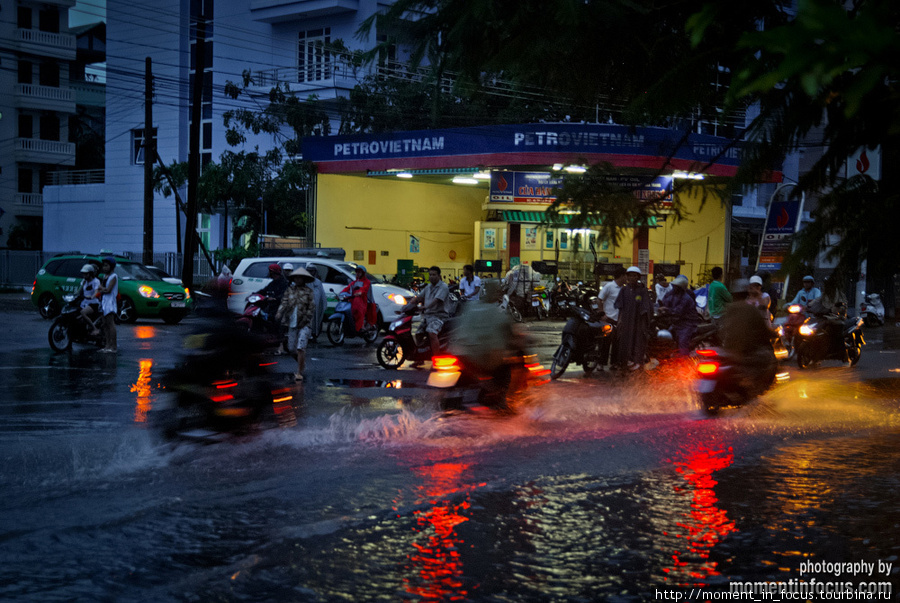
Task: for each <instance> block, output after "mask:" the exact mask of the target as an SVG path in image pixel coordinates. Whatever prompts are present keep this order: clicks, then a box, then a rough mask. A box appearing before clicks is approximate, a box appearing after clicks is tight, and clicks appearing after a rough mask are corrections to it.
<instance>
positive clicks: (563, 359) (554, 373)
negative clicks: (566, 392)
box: [550, 343, 572, 379]
mask: <svg viewBox="0 0 900 603" xmlns="http://www.w3.org/2000/svg"><path fill="white" fill-rule="evenodd" d="M571 358H572V348H571V347H569V344H567V343H564V344H562V345H561V346H559V347H558V348H557V349H556V353H555V354H553V363H552V364H551V365H550V378H551V379H559V378H560V377H562V376H563V373H565V372H566V368H567V367H568V366H569V361H570V360H571Z"/></svg>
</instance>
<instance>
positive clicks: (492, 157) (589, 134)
mask: <svg viewBox="0 0 900 603" xmlns="http://www.w3.org/2000/svg"><path fill="white" fill-rule="evenodd" d="M303 157H304V158H305V159H308V160H310V161H313V162H315V163H316V164H317V165H318V167H319V171H320V172H323V173H328V172H331V173H335V172H352V171H366V170H374V171H379V170H390V169H440V168H467V167H473V168H474V167H479V166H484V167H497V166H504V165H546V164H552V163H573V162H579V163H582V162H583V163H597V162H599V161H608V162H610V163H612V164H613V165H615V166H620V167H640V168H650V169H658V170H660V169H663V170H664V169H672V170H688V171H704V172H706V173H708V174H713V175H726V176H728V175H733V174H734V172H735V171H736V169H737V166H738V165H739V163H740V147H739V146H738V144H737V143H734V142H733V141H731V140H729V139H725V138H720V137H717V136H708V135H704V134H687V135H685V133H684V132H682V131H677V130H669V129H666V128H629V127H627V126H619V125H610V124H570V123H559V124H525V125H496V126H479V127H475V128H453V129H444V130H419V131H407V132H385V133H381V134H358V135H349V136H310V137H306V138H304V139H303Z"/></svg>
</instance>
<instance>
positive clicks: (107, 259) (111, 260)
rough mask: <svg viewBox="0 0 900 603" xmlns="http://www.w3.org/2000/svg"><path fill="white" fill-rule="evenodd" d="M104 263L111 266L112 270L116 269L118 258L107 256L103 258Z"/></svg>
mask: <svg viewBox="0 0 900 603" xmlns="http://www.w3.org/2000/svg"><path fill="white" fill-rule="evenodd" d="M103 261H104V262H105V263H107V264H109V265H110V266H111V267H112V268H115V267H116V258H114V257H112V256H107V257H105V258H103Z"/></svg>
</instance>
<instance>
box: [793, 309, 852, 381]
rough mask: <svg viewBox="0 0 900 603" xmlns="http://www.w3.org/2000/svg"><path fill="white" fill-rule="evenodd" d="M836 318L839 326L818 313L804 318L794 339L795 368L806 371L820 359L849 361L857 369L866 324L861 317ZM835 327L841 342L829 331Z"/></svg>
mask: <svg viewBox="0 0 900 603" xmlns="http://www.w3.org/2000/svg"><path fill="white" fill-rule="evenodd" d="M839 319H840V321H841V322H840V324H836V323H835V322H834V319H831V320H829V319H828V318H827V317H826V316H823V315H820V314H813V316H811V317H810V318H807V319H806V322H804V323H803V324H802V325H801V326H800V328H799V329H798V330H797V336H796V338H795V345H796V354H797V366H799V367H800V368H802V369H805V368H809V367H811V366H812V365H814V364H816V363H818V362H821V361H823V360H841V361H843V360H844V359H845V358H846V359H847V360H849V361H850V366H856V364H857V363H858V362H859V359H860V357H861V356H862V347H863V346H864V345H865V344H866V341H865V339H864V338H863V332H862V327H863V324H865V323H864V321H863V319H862V317H856V318H849V319H847V318H846V316H845V315H844V316H840V317H839ZM838 328H840V329H841V340H840V343H838V342H837V341H836V339H835V337H834V336H833V335H834V333H833V332H832V329H838Z"/></svg>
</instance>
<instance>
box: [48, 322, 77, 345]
mask: <svg viewBox="0 0 900 603" xmlns="http://www.w3.org/2000/svg"><path fill="white" fill-rule="evenodd" d="M47 340H48V341H49V342H50V347H51V348H53V350H54V351H56V352H65V351H67V350H69V349H71V348H72V336H71V334H70V332H69V327H68V325H66V324H63V323H62V321H60V320H57V321H56V322H54V323H53V324H52V325H50V330H49V331H48V332H47Z"/></svg>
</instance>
